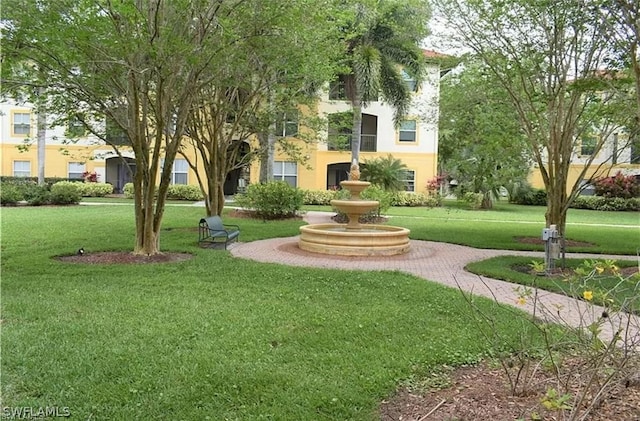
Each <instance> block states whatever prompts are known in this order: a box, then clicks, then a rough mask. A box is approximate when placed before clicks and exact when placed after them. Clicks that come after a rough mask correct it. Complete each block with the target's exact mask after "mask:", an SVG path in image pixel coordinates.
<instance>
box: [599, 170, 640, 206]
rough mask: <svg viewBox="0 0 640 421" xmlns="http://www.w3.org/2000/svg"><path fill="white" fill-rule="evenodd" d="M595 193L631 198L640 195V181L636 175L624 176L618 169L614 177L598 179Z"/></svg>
mask: <svg viewBox="0 0 640 421" xmlns="http://www.w3.org/2000/svg"><path fill="white" fill-rule="evenodd" d="M595 193H596V196H604V197H620V198H623V199H631V198H634V197H638V196H640V183H639V182H638V181H637V179H636V177H635V176H633V175H629V176H624V175H623V174H622V172H620V171H618V172H617V173H616V175H614V176H613V177H607V178H602V179H600V180H598V181H596V182H595Z"/></svg>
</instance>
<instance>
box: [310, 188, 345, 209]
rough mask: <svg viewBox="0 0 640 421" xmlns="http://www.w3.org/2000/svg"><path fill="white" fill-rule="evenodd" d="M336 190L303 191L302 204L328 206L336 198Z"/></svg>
mask: <svg viewBox="0 0 640 421" xmlns="http://www.w3.org/2000/svg"><path fill="white" fill-rule="evenodd" d="M337 192H338V190H303V191H302V194H303V198H302V202H303V203H304V204H305V205H325V206H326V205H330V204H331V201H332V200H333V199H335V198H337Z"/></svg>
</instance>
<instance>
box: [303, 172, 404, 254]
mask: <svg viewBox="0 0 640 421" xmlns="http://www.w3.org/2000/svg"><path fill="white" fill-rule="evenodd" d="M354 165H355V166H356V170H357V164H355V163H354ZM353 173H354V170H353V167H352V178H353ZM357 174H358V176H359V171H358V173H357ZM356 178H357V177H356ZM370 184H371V183H368V182H366V181H359V180H357V179H355V180H348V181H343V182H341V183H340V185H341V186H342V187H343V188H344V189H346V190H349V191H350V192H351V198H350V199H348V200H332V201H331V205H332V206H334V207H335V208H336V209H338V210H340V211H341V212H344V213H345V214H346V215H347V217H348V218H349V222H348V223H346V224H314V225H307V226H303V227H300V240H299V242H298V247H300V248H301V249H302V250H307V251H311V252H315V253H322V254H333V255H341V256H392V255H396V254H402V253H406V252H408V251H409V232H410V231H409V230H408V229H406V228H401V227H394V226H390V225H372V224H366V225H362V224H360V222H359V219H360V216H362V215H364V214H366V213H367V212H370V211H372V210H374V209H376V208H377V207H378V205H379V202H378V201H376V200H361V199H360V192H362V190H364V189H365V188H367V187H368V186H369V185H370Z"/></svg>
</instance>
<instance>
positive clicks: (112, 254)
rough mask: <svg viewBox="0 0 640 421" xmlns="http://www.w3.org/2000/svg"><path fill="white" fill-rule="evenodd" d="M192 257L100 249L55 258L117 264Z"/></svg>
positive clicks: (71, 261) (184, 254)
mask: <svg viewBox="0 0 640 421" xmlns="http://www.w3.org/2000/svg"><path fill="white" fill-rule="evenodd" d="M192 257H193V256H192V255H191V254H189V253H159V254H154V255H152V256H146V255H139V254H133V253H131V252H124V251H100V252H95V253H85V254H74V255H70V256H57V257H56V259H58V260H60V261H62V262H67V263H84V264H93V265H96V264H99V265H117V264H149V263H175V262H183V261H185V260H189V259H191V258H192Z"/></svg>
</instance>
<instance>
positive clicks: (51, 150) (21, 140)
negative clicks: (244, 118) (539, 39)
mask: <svg viewBox="0 0 640 421" xmlns="http://www.w3.org/2000/svg"><path fill="white" fill-rule="evenodd" d="M439 80H440V73H439V67H438V66H437V65H436V64H433V65H431V66H430V67H429V69H428V74H427V77H426V78H425V81H424V83H423V84H422V85H421V86H420V89H419V90H418V92H417V93H416V94H415V95H414V101H413V104H412V106H411V109H410V111H409V115H408V116H407V119H415V120H416V122H417V128H416V141H415V142H409V143H407V142H399V141H398V134H399V132H398V130H397V128H396V127H395V125H394V122H393V109H392V108H391V107H390V106H388V105H387V104H384V103H383V102H380V101H375V102H371V103H370V104H369V105H368V106H367V107H365V108H364V109H363V113H365V114H369V115H374V116H376V117H377V133H376V135H377V152H361V155H360V162H361V163H362V162H366V161H367V160H369V159H373V158H375V157H386V156H387V155H392V156H393V157H394V158H396V159H400V160H401V161H402V162H403V163H404V164H405V165H406V166H407V167H408V168H409V169H410V170H412V171H414V172H415V189H414V191H415V192H425V190H426V184H427V182H428V181H429V180H430V179H432V178H433V177H434V176H435V175H436V174H437V151H438V125H437V120H438V92H439ZM350 109H351V107H350V104H349V102H348V101H330V100H329V95H328V90H327V91H324V92H323V93H322V96H321V98H320V101H319V102H318V106H317V110H316V111H317V112H318V113H320V114H321V115H322V116H324V117H326V116H327V115H329V114H332V113H336V112H343V111H349V110H350ZM30 111H31V106H30V105H29V104H16V103H14V102H11V101H7V102H4V103H0V119H1V120H0V121H1V123H2V124H1V125H0V126H1V129H0V136H1V137H0V153H1V159H0V175H5V176H11V175H13V168H14V161H28V162H30V175H31V176H33V177H35V176H37V175H38V157H37V145H36V141H35V140H36V136H37V133H36V115H35V113H32V114H31V130H30V133H29V135H16V134H15V133H13V124H12V123H13V115H14V114H15V113H16V112H23V113H24V112H30ZM301 130H304V128H301ZM65 131H66V128H64V127H56V128H53V129H47V132H46V155H45V159H46V162H45V177H65V178H66V177H68V176H69V164H70V163H78V162H81V163H83V164H84V167H83V169H84V171H88V172H96V173H97V174H98V181H100V182H108V183H111V184H113V185H114V186H120V187H122V183H123V182H124V181H127V180H126V179H123V175H122V171H124V170H123V168H122V167H121V166H122V165H123V164H121V161H120V160H119V159H118V158H117V155H116V154H115V152H114V151H113V149H112V148H110V147H109V146H107V145H104V144H103V143H101V142H100V141H99V140H98V139H97V138H93V137H89V136H87V137H83V138H81V139H79V140H77V141H76V142H75V143H69V142H68V141H66V140H65V139H66V138H65ZM317 135H318V137H319V138H321V139H326V138H327V131H321V132H320V133H318V134H317ZM25 142H28V143H30V146H29V147H28V148H27V149H26V150H21V149H20V148H19V146H24V145H25ZM301 144H302V143H301ZM123 155H124V156H125V157H127V158H131V159H132V158H133V154H132V153H131V152H127V151H124V152H123ZM303 156H306V157H307V161H306V165H308V167H309V168H306V167H305V165H303V164H301V163H300V164H298V165H297V174H296V176H297V186H298V187H300V188H304V189H309V190H324V189H325V188H327V167H328V166H329V165H331V164H336V163H344V164H347V165H348V164H350V160H351V154H350V152H347V151H332V150H328V147H327V143H326V142H319V143H315V144H312V145H307V146H303ZM177 159H180V157H178V158H177ZM276 160H277V161H289V160H290V158H287V157H286V156H283V155H282V154H277V155H276ZM119 166H120V167H119ZM258 177H259V165H258V163H254V164H252V166H251V170H250V179H249V180H248V181H249V182H257V181H258ZM187 182H188V184H194V185H197V177H196V174H195V173H194V172H193V171H191V170H190V169H189V170H188V172H187Z"/></svg>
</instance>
